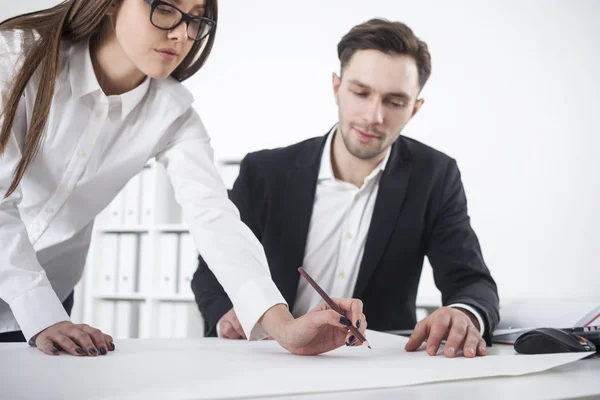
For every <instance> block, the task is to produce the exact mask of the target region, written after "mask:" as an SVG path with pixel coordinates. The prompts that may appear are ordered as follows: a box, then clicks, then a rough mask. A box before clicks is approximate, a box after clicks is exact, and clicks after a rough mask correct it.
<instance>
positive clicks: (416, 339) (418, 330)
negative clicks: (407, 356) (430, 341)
mask: <svg viewBox="0 0 600 400" xmlns="http://www.w3.org/2000/svg"><path fill="white" fill-rule="evenodd" d="M428 333H429V329H428V325H427V322H426V321H425V320H423V321H421V322H419V323H418V324H417V325H416V326H415V329H414V330H413V333H412V335H410V338H409V339H408V342H407V343H406V346H404V350H406V351H415V350H417V349H418V348H419V347H420V346H421V345H422V344H423V342H424V341H425V339H427V334H428Z"/></svg>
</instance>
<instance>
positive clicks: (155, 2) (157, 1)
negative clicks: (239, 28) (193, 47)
mask: <svg viewBox="0 0 600 400" xmlns="http://www.w3.org/2000/svg"><path fill="white" fill-rule="evenodd" d="M144 1H145V2H146V3H148V4H149V5H150V7H151V9H150V23H151V24H152V25H153V26H154V27H156V28H158V29H160V30H163V31H172V30H173V29H175V28H177V27H178V26H179V25H181V23H182V22H185V26H186V33H188V38H189V39H191V40H194V41H196V42H199V41H201V40H203V39H204V38H206V37H208V35H210V34H211V33H212V32H213V31H214V29H215V26H216V25H217V22H216V21H215V20H212V19H210V18H207V17H201V16H198V15H190V14H188V13H185V12H183V11H181V10H180V9H179V8H177V7H176V6H175V5H173V4H171V3H167V2H165V1H161V0H144ZM158 6H167V7H171V8H173V9H175V10H177V11H179V13H180V14H181V19H180V20H179V22H177V23H176V24H175V25H173V26H172V27H170V28H162V27H160V26H157V25H156V24H155V23H154V22H153V21H152V16H153V15H154V11H155V10H156V9H157V8H158ZM192 21H201V22H202V23H205V24H206V25H207V26H208V31H207V32H206V34H205V35H203V36H201V37H196V38H193V37H190V34H189V32H188V31H189V29H190V22H192ZM199 33H200V32H199Z"/></svg>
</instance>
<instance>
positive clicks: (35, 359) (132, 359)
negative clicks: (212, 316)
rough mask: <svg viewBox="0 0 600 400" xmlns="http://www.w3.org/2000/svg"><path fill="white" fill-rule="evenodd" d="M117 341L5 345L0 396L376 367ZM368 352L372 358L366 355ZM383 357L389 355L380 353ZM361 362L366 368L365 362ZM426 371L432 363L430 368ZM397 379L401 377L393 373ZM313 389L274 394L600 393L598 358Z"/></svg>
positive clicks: (121, 391) (145, 393)
mask: <svg viewBox="0 0 600 400" xmlns="http://www.w3.org/2000/svg"><path fill="white" fill-rule="evenodd" d="M119 344H121V347H120V348H117V352H115V353H111V354H109V355H108V356H98V357H97V358H95V359H91V357H73V356H70V355H66V354H61V355H60V356H47V355H44V354H42V353H41V352H39V351H38V350H37V349H33V348H29V347H27V346H26V345H25V344H22V343H21V344H17V343H10V344H3V343H0V399H2V400H5V399H6V400H12V399H15V400H17V399H18V400H30V399H36V400H37V399H60V400H70V399H86V400H88V399H90V400H91V399H119V400H121V399H128V398H135V399H138V398H139V399H148V398H152V399H154V398H156V399H167V398H168V399H196V398H198V397H202V396H201V394H202V393H203V394H204V396H203V397H204V398H207V397H209V398H213V397H215V396H212V395H211V396H209V394H210V393H221V392H222V388H223V387H226V386H225V385H232V384H231V380H232V378H231V377H232V376H234V377H235V376H236V375H235V374H237V377H238V378H239V379H238V381H244V378H245V382H246V384H249V385H253V384H254V383H257V384H258V385H269V383H268V382H267V378H268V376H270V375H271V376H273V375H277V373H279V374H281V373H282V369H283V370H284V374H285V375H280V376H285V378H286V379H287V381H288V383H286V385H287V384H289V382H293V383H298V382H300V383H302V385H303V386H302V387H303V388H304V387H306V388H307V389H308V390H307V391H306V392H309V391H311V383H312V385H313V386H312V388H318V387H319V386H318V384H319V382H318V380H319V379H320V378H321V380H327V381H330V380H337V381H340V382H342V383H344V385H343V387H345V385H346V383H345V382H350V381H351V380H358V379H360V374H359V375H358V376H349V375H351V374H352V373H353V372H354V371H361V372H360V373H361V374H365V373H369V372H370V371H372V370H373V369H372V368H371V367H369V368H363V369H362V370H361V369H360V365H361V363H362V362H369V356H368V355H370V354H371V353H368V351H370V350H367V349H366V348H357V349H347V348H344V349H343V351H342V352H341V356H342V357H343V358H342V360H343V361H342V363H343V365H345V366H346V373H344V374H341V375H337V376H336V375H331V376H330V375H329V374H328V373H324V374H323V373H319V375H316V376H313V377H312V378H310V379H307V377H303V376H297V375H296V374H295V373H294V371H297V369H296V370H294V369H289V373H288V370H286V367H290V368H291V367H293V366H297V365H298V364H301V365H303V366H304V367H303V368H305V369H303V371H305V373H306V371H313V372H314V371H315V369H314V368H317V369H323V368H324V370H325V371H327V372H329V371H330V369H328V368H329V367H328V365H335V364H332V362H335V359H336V358H338V359H339V356H333V357H328V358H325V359H318V358H312V357H300V358H298V357H297V356H293V355H291V354H287V353H285V352H284V351H283V354H282V349H280V348H279V347H278V346H277V345H276V343H273V342H271V343H266V342H263V343H260V342H254V343H253V344H248V343H247V342H244V341H223V340H220V341H219V340H218V339H197V340H166V339H163V340H148V341H143V340H128V341H122V342H117V346H119ZM372 344H373V343H372ZM271 345H274V346H271ZM270 346H271V347H270ZM119 350H120V351H119ZM378 350H379V351H384V350H385V349H382V348H380V349H378ZM373 351H375V350H373ZM511 351H512V350H511V348H510V347H502V346H497V345H494V346H493V348H491V349H489V353H490V354H494V353H495V354H499V353H503V352H504V353H506V352H511ZM385 352H386V353H385V354H386V356H385V357H387V362H390V360H391V361H393V362H392V363H390V364H383V365H386V367H384V368H385V369H386V371H391V370H388V369H387V368H388V367H387V365H390V366H391V368H394V367H395V366H397V365H398V364H397V363H396V362H395V361H396V360H398V363H402V364H403V368H405V369H406V368H411V367H412V364H411V360H413V361H412V362H414V361H417V362H418V361H419V360H423V358H421V357H425V358H427V362H428V363H429V362H433V363H432V364H431V365H432V367H431V368H432V373H434V374H435V373H436V372H435V369H436V368H441V370H440V369H438V374H439V373H441V372H443V369H444V368H453V367H452V366H453V365H459V364H460V363H461V362H469V363H470V362H473V361H476V360H456V361H457V363H454V362H453V361H452V360H448V359H445V358H443V356H438V357H441V358H439V359H429V358H428V357H429V356H427V355H426V354H424V353H422V354H416V353H412V354H407V353H405V352H404V351H403V350H402V349H401V348H388V350H385ZM373 354H374V353H373ZM365 356H367V358H364V357H365ZM516 357H520V356H516ZM261 359H262V360H261ZM265 360H267V362H265ZM290 360H292V361H293V362H291V363H289V364H287V363H286V362H288V361H290ZM361 360H363V361H361ZM377 360H379V359H377ZM403 360H404V361H403ZM371 361H373V360H371ZM481 361H485V360H481ZM357 362H358V364H357ZM381 362H386V360H385V359H383V360H382V361H381ZM377 363H379V361H377ZM407 363H408V364H407ZM338 365H339V364H338ZM362 365H363V366H366V364H362ZM372 365H373V366H375V364H372ZM376 365H379V366H380V368H381V366H382V364H376ZM482 365H483V364H482ZM357 366H358V367H357ZM438 366H439V367H438ZM236 367H237V369H236ZM306 368H308V369H306ZM357 368H358V369H357ZM428 368H430V367H428ZM428 371H429V369H428V370H427V373H429V372H428ZM440 371H441V372H440ZM446 371H449V370H446ZM394 373H395V372H394ZM342 375H343V376H342ZM244 376H245V377H244ZM394 376H395V375H394ZM303 378H304V379H303ZM311 379H314V380H311ZM303 380H304V382H303ZM234 381H235V379H234ZM394 382H397V381H396V379H395V378H394ZM314 385H317V386H314ZM388 386H390V385H388ZM238 389H240V390H238V392H239V393H241V395H242V396H245V397H244V398H252V397H251V396H248V395H244V394H243V393H245V392H246V391H247V390H248V389H247V387H246V386H244V385H241V386H239V387H238ZM312 390H314V389H312ZM314 391H315V392H317V393H313V394H310V395H309V394H305V395H295V396H291V395H288V396H281V395H280V396H272V397H270V398H278V399H296V400H297V399H334V400H335V399H340V400H341V399H343V400H354V399H398V398H410V399H421V398H422V399H433V398H435V399H445V398H448V399H460V400H463V399H486V400H493V399H520V398H527V399H528V400H532V399H568V398H579V399H582V398H600V358H599V357H593V358H588V359H584V360H580V361H575V362H572V363H570V364H566V365H563V366H559V367H555V368H552V369H550V370H547V371H545V372H540V373H534V374H529V375H523V376H517V377H496V378H479V379H471V380H459V381H451V382H445V383H429V384H422V385H414V386H405V387H396V388H391V389H373V390H353V391H340V392H327V393H318V390H314Z"/></svg>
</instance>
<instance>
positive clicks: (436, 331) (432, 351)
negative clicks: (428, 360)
mask: <svg viewBox="0 0 600 400" xmlns="http://www.w3.org/2000/svg"><path fill="white" fill-rule="evenodd" d="M449 327H450V321H449V320H448V321H445V320H442V319H438V320H435V321H433V322H432V323H431V327H430V328H429V337H427V354H429V355H430V356H434V355H436V354H437V352H438V350H439V348H440V344H441V343H442V340H444V338H445V337H446V335H447V334H448V328H449Z"/></svg>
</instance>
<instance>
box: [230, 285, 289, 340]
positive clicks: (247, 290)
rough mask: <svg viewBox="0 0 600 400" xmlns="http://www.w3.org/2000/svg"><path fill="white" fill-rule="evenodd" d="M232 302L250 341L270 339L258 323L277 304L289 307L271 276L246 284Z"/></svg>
mask: <svg viewBox="0 0 600 400" xmlns="http://www.w3.org/2000/svg"><path fill="white" fill-rule="evenodd" d="M231 301H232V303H233V306H234V308H235V313H236V314H237V317H238V320H239V321H240V324H241V325H242V328H243V329H244V333H245V334H246V337H247V338H248V340H262V339H264V338H266V337H268V336H269V335H268V334H267V332H265V330H264V329H263V327H262V326H261V325H260V324H259V323H258V321H259V320H260V319H261V318H262V316H263V315H264V313H265V312H267V310H269V309H270V308H272V307H274V306H276V305H277V304H285V305H286V306H287V305H288V304H287V302H286V301H285V299H284V298H283V296H282V295H281V292H279V290H278V289H277V287H276V286H275V284H274V283H273V280H272V279H271V276H264V277H260V278H258V279H253V280H251V281H249V282H246V283H245V284H244V285H243V286H242V287H241V288H240V290H239V291H238V292H237V293H236V295H235V296H234V297H232V298H231Z"/></svg>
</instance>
